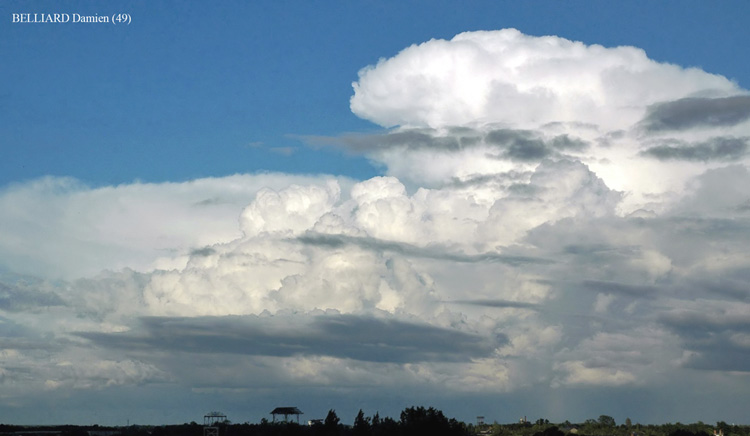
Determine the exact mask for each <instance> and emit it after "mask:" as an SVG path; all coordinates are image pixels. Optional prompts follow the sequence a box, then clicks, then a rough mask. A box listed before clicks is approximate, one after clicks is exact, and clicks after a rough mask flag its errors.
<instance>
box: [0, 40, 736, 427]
mask: <svg viewBox="0 0 750 436" xmlns="http://www.w3.org/2000/svg"><path fill="white" fill-rule="evenodd" d="M351 108H352V111H353V112H354V113H355V114H357V115H358V116H360V117H363V118H365V119H368V120H371V121H373V122H375V123H378V124H380V125H382V126H384V127H388V128H391V127H393V128H392V129H390V130H387V131H385V132H384V133H381V134H375V135H344V136H341V137H338V138H323V139H321V138H317V139H316V140H317V141H330V142H333V143H334V144H336V145H338V146H343V147H347V148H349V149H351V150H353V151H354V152H358V153H363V154H365V155H366V156H368V157H369V158H371V159H373V160H376V161H379V162H380V163H382V164H383V165H384V166H385V168H386V170H385V172H386V174H385V175H383V176H381V177H375V178H372V179H369V180H363V181H352V180H349V179H346V178H336V177H331V176H291V175H284V174H268V175H255V176H230V177H225V178H216V179H202V180H196V181H192V182H185V183H174V184H161V185H158V184H140V183H134V184H131V185H124V186H118V187H107V188H87V187H84V186H79V185H76V184H75V182H74V181H70V180H67V179H64V180H61V179H54V178H48V179H42V180H38V181H34V182H31V183H28V184H22V185H18V186H14V187H10V188H6V189H5V190H3V192H2V193H0V205H2V208H0V210H1V211H2V212H0V223H2V224H3V226H1V227H0V229H2V230H0V231H1V232H3V233H2V234H3V238H2V239H1V240H0V260H1V261H2V265H3V266H4V268H5V269H6V272H7V273H8V274H7V277H11V278H6V279H4V281H3V282H2V283H3V284H2V286H3V287H2V288H0V296H1V298H0V310H2V311H3V320H2V322H4V323H5V325H7V326H9V329H8V330H9V331H11V330H12V331H13V334H12V335H10V334H8V335H6V336H5V337H4V338H1V339H2V341H4V342H3V344H4V345H5V347H4V348H5V351H4V352H3V353H4V354H3V356H4V357H5V358H6V359H7V360H8V361H9V362H14V363H13V364H12V365H6V366H5V367H0V376H1V377H2V380H3V382H4V383H5V384H6V385H12V386H15V387H16V388H17V389H16V390H17V391H18V392H21V391H23V389H21V388H20V386H22V384H23V383H25V382H28V379H29V376H28V374H32V375H34V376H35V377H36V379H38V380H39V381H38V383H37V384H36V385H34V386H35V387H34V389H36V390H35V391H34V392H37V391H43V390H45V389H46V390H47V391H52V390H65V389H84V388H85V389H94V388H95V387H96V386H97V383H98V386H99V388H104V387H106V386H121V385H127V384H138V383H140V384H151V383H154V384H157V383H167V384H170V383H171V384H180V385H184V386H189V387H192V388H195V389H198V390H210V389H256V388H265V387H268V386H269V384H271V385H273V386H274V387H275V388H278V389H281V390H284V389H292V388H293V387H294V386H300V385H305V386H314V387H320V388H321V389H323V388H331V387H333V388H336V389H338V388H341V389H350V388H352V389H353V388H356V387H360V388H366V389H372V390H378V389H381V390H383V391H398V392H400V393H401V394H403V395H409V394H414V395H416V394H417V393H422V394H424V395H425V396H427V397H429V395H431V394H430V393H432V394H435V393H436V392H438V391H439V390H440V389H446V390H448V391H449V392H450V393H458V394H462V393H466V392H481V393H482V394H487V393H492V394H501V393H504V392H510V391H524V390H530V391H533V390H534V389H537V388H541V389H548V388H554V389H561V390H562V389H567V388H572V389H574V390H575V389H587V388H592V387H606V388H607V389H615V390H616V389H621V388H624V389H625V390H627V389H645V390H648V389H666V390H669V389H671V388H674V386H676V385H670V383H676V382H675V380H676V379H677V378H679V375H680V374H683V371H684V372H691V374H692V376H693V377H696V378H700V377H701V375H700V374H697V373H696V370H712V371H724V372H722V375H723V376H724V377H725V378H723V379H722V380H721V383H720V385H721V386H718V387H717V389H721V388H722V387H728V386H735V385H736V383H735V382H736V380H737V377H742V374H744V373H746V372H748V371H750V366H748V364H747V362H748V361H750V360H748V359H747V356H748V355H750V348H748V341H747V335H746V334H745V327H746V325H747V322H748V319H747V316H746V315H743V314H747V313H750V310H748V308H747V306H748V301H749V300H750V294H748V291H747V286H746V285H747V283H748V280H750V276H748V273H747V271H750V263H749V262H748V248H747V247H748V246H750V196H748V194H747V190H746V189H745V187H746V186H748V183H750V176H749V175H748V174H749V172H748V168H747V167H748V151H750V145H749V144H750V139H748V138H750V97H748V92H747V91H746V90H743V89H741V88H740V87H739V86H738V85H737V84H736V83H733V82H732V81H730V80H728V79H726V78H724V77H722V76H719V75H715V74H710V73H707V72H704V71H702V70H699V69H695V68H682V67H679V66H675V65H670V64H664V63H659V62H656V61H653V60H651V59H649V58H648V57H647V56H646V54H645V53H644V52H643V51H642V50H640V49H637V48H633V47H617V48H605V47H602V46H596V45H588V46H587V45H585V44H583V43H580V42H573V41H569V40H566V39H563V38H559V37H555V36H547V37H534V36H528V35H524V34H522V33H520V32H519V31H517V30H513V29H507V30H501V31H494V32H469V33H463V34H460V35H457V36H456V37H455V38H453V39H452V40H450V41H445V40H431V41H428V42H425V43H423V44H419V45H414V46H411V47H408V48H406V49H405V50H403V51H402V52H400V53H399V54H397V55H396V56H394V57H392V58H390V59H382V60H380V61H379V62H378V63H377V64H376V65H373V66H370V67H366V68H364V69H363V70H362V71H360V76H359V80H358V82H356V83H355V84H354V96H353V97H352V99H351ZM32 247H40V248H39V249H33V248H32ZM19 259H21V260H19ZM24 265H26V266H24ZM29 265H31V267H29ZM123 267H128V268H127V269H123ZM100 269H109V270H111V271H108V272H103V273H100V274H98V275H96V273H95V272H92V270H95V271H98V270H100ZM34 271H39V272H41V274H39V275H41V276H44V277H47V278H51V277H63V278H67V279H68V280H67V281H65V282H52V281H49V280H44V279H40V280H32V279H30V278H29V277H25V278H15V279H13V278H12V275H11V274H9V273H12V272H15V273H25V274H31V273H33V272H34ZM81 276H83V277H82V278H81ZM44 277H43V278H44ZM76 277H78V278H76ZM696 301H699V302H700V304H698V303H696ZM665 308H669V309H665ZM701 311H705V312H706V313H708V314H709V315H710V316H709V315H706V314H705V313H701ZM42 313H44V316H46V318H45V320H42V319H41V317H40V314H42ZM725 315H726V317H724V316H725ZM11 327H12V328H11ZM18 338H22V339H18ZM58 339H59V341H58ZM61 343H64V344H66V345H60V344H61ZM39 350H47V351H48V355H51V356H52V361H51V362H53V363H49V362H47V361H46V360H45V363H41V362H40V361H38V360H37V357H35V356H38V355H39V354H40V351H39ZM713 353H724V356H725V357H722V358H716V359H712V358H711V357H710V356H711V355H712V354H713ZM76 355H79V356H81V357H80V359H89V360H90V362H99V363H96V364H94V363H90V362H89V363H88V364H87V365H85V366H82V367H81V368H80V369H78V370H75V371H74V370H72V369H71V368H70V365H71V364H72V363H71V362H73V363H74V360H75V356H76ZM184 356H190V357H191V358H190V359H185V358H183V357H184ZM215 356H222V359H218V358H215ZM222 365H223V366H222ZM21 366H23V367H24V368H26V369H24V370H23V371H21V370H19V368H20V367H21ZM202 367H212V368H214V367H218V369H217V370H215V371H211V372H210V374H209V373H208V372H207V371H205V370H203V369H201V368H202ZM698 373H699V371H698ZM73 378H76V380H77V384H76V383H73V382H71V379H73ZM701 380H708V378H703V379H701ZM436 387H440V389H438V388H436ZM406 390H408V391H409V393H407V392H406ZM623 392H624V391H623ZM16 395H20V396H22V394H21V393H18V394H16ZM623 395H626V393H625V394H623ZM739 395H742V396H743V398H746V397H747V396H748V395H750V392H747V391H742V392H740V393H739ZM29 396H30V397H29V398H31V396H32V394H29ZM2 400H3V397H2V396H0V401H2ZM8 401H10V400H8ZM14 401H15V398H14ZM727 406H728V407H731V405H727ZM571 407H572V406H571ZM733 410H738V409H736V407H735V409H733ZM560 413H565V411H562V412H560ZM738 413H739V412H738ZM550 417H551V418H553V417H552V416H550ZM561 418H566V417H565V416H561Z"/></svg>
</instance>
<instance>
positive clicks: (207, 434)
mask: <svg viewBox="0 0 750 436" xmlns="http://www.w3.org/2000/svg"><path fill="white" fill-rule="evenodd" d="M226 420H227V415H225V414H223V413H221V412H208V413H207V414H205V415H203V436H219V427H218V425H219V424H222V423H224V422H226Z"/></svg>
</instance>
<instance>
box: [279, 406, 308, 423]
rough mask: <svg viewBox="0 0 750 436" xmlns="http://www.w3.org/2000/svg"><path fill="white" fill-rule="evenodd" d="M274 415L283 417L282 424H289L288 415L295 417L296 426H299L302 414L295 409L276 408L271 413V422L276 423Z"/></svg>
mask: <svg viewBox="0 0 750 436" xmlns="http://www.w3.org/2000/svg"><path fill="white" fill-rule="evenodd" d="M276 415H284V422H289V415H297V424H299V416H300V415H304V413H302V411H301V410H299V409H298V408H296V407H277V408H275V409H273V410H272V411H271V416H273V422H276Z"/></svg>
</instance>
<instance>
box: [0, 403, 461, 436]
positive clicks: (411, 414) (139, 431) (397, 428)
mask: <svg viewBox="0 0 750 436" xmlns="http://www.w3.org/2000/svg"><path fill="white" fill-rule="evenodd" d="M217 427H219V436H428V435H429V436H468V435H470V434H471V433H469V431H468V428H467V426H466V425H465V424H463V423H462V422H459V421H456V420H455V419H453V418H450V419H449V418H447V417H446V416H445V415H443V412H441V411H440V410H437V409H435V408H432V407H430V408H427V409H425V408H424V407H409V408H407V409H404V410H403V411H402V412H401V416H400V419H399V420H395V419H393V418H390V417H382V418H381V417H380V415H379V414H378V413H375V415H373V416H365V414H364V412H363V411H362V410H360V411H359V413H358V414H357V416H356V417H355V419H354V425H351V426H349V425H343V424H341V420H340V419H339V417H338V416H337V415H336V411H335V410H329V411H328V415H327V416H326V418H325V420H324V421H323V422H322V423H317V424H313V425H303V424H297V423H296V422H275V423H273V422H269V421H268V420H266V419H263V420H261V422H260V423H258V424H251V423H245V424H228V423H227V424H219V425H217ZM34 429H37V430H39V431H62V433H61V436H88V434H89V433H88V432H89V431H91V430H97V431H116V432H117V433H118V434H120V435H122V436H203V426H202V425H199V424H197V423H195V422H191V423H189V424H180V425H164V426H130V427H98V426H97V427H96V428H93V427H84V426H81V427H78V426H65V427H64V428H63V427H35V428H34ZM21 430H32V428H30V427H21V426H6V425H2V424H0V433H14V432H16V431H21Z"/></svg>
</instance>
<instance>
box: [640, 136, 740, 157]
mask: <svg viewBox="0 0 750 436" xmlns="http://www.w3.org/2000/svg"><path fill="white" fill-rule="evenodd" d="M749 149H750V138H746V137H745V138H731V137H729V138H726V137H724V138H722V137H720V138H712V139H710V140H709V141H705V142H700V143H697V144H675V145H671V144H665V145H657V146H655V147H651V148H648V149H646V150H644V151H642V152H641V154H642V155H644V156H648V157H654V158H656V159H659V160H664V161H667V160H684V161H700V162H708V161H724V162H732V161H737V160H739V159H741V158H743V157H745V156H746V155H747V152H748V150H749Z"/></svg>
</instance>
